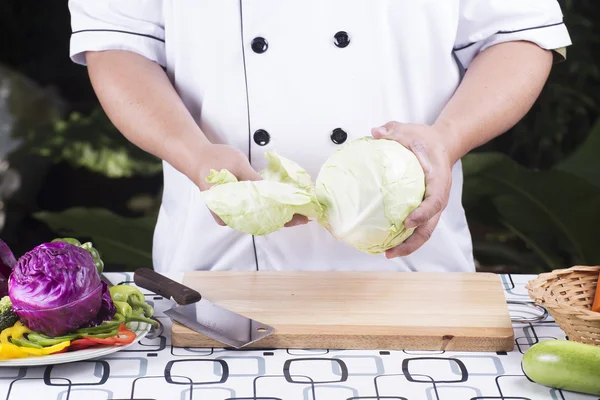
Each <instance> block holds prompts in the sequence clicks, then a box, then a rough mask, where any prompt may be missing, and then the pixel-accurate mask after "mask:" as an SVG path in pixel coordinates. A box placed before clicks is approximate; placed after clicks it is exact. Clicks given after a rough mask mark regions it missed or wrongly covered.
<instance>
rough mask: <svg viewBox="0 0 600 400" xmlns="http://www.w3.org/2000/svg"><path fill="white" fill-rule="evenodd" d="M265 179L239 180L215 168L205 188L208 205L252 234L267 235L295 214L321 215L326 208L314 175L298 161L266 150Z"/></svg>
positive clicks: (232, 223) (238, 227) (221, 216)
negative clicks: (321, 202) (209, 186)
mask: <svg viewBox="0 0 600 400" xmlns="http://www.w3.org/2000/svg"><path fill="white" fill-rule="evenodd" d="M265 156H266V158H267V160H268V162H269V164H268V166H267V168H265V169H264V170H263V171H260V175H261V177H262V178H263V180H259V181H241V182H240V181H238V180H237V178H236V177H235V176H234V175H233V174H232V173H231V172H229V171H227V170H225V169H222V170H220V171H216V170H211V173H210V175H209V176H208V177H207V179H206V180H207V182H209V183H213V184H214V185H213V186H212V187H211V188H210V189H209V190H205V191H203V192H201V196H202V198H203V200H204V202H205V203H206V205H207V207H208V208H209V209H210V210H211V211H212V212H214V213H215V214H216V215H218V216H219V217H220V218H221V219H222V220H223V222H225V223H226V224H227V225H228V226H229V227H231V228H233V229H236V230H238V231H240V232H244V233H249V234H252V235H267V234H269V233H272V232H275V231H277V230H279V229H281V228H283V226H284V225H285V224H286V223H287V222H289V221H290V220H291V219H292V217H293V216H294V214H301V215H304V216H306V217H308V218H310V219H318V218H319V217H320V216H321V214H322V212H323V210H322V207H321V205H320V204H319V202H318V201H317V198H316V196H315V194H314V191H315V187H314V183H313V182H312V179H311V177H310V175H309V174H308V173H307V172H306V171H305V170H304V169H302V168H301V167H300V166H299V165H298V164H296V163H295V162H293V161H291V160H288V159H286V158H284V157H281V156H279V155H277V154H276V153H273V152H270V153H266V155H265Z"/></svg>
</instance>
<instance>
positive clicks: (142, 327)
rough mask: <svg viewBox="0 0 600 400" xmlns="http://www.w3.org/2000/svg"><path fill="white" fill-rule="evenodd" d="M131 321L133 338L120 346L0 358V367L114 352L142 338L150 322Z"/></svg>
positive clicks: (100, 355) (64, 360)
mask: <svg viewBox="0 0 600 400" xmlns="http://www.w3.org/2000/svg"><path fill="white" fill-rule="evenodd" d="M135 324H136V322H133V323H131V328H130V329H131V330H132V331H134V332H135V336H136V338H135V340H134V341H133V342H131V343H130V344H126V345H122V346H100V347H92V348H89V349H83V350H77V351H68V352H66V353H60V354H50V355H47V356H32V357H26V358H12V359H8V360H0V367H37V366H41V365H51V364H64V363H70V362H75V361H83V360H89V359H92V358H97V357H103V356H106V355H108V354H112V353H116V352H117V351H121V350H124V349H126V348H128V347H130V346H133V345H134V344H136V343H137V342H138V341H140V340H141V339H143V338H144V337H145V336H146V335H147V334H148V331H150V324H147V323H145V322H137V327H136V326H135Z"/></svg>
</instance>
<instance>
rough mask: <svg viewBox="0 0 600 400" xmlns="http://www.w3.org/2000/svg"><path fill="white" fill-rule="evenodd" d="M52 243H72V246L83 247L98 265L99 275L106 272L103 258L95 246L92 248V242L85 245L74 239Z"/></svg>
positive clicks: (58, 239)
mask: <svg viewBox="0 0 600 400" xmlns="http://www.w3.org/2000/svg"><path fill="white" fill-rule="evenodd" d="M52 242H66V243H70V244H72V245H75V246H77V247H81V248H82V249H85V250H87V251H88V252H89V253H90V254H91V256H92V258H93V259H94V264H95V265H96V269H97V270H98V273H99V274H101V273H102V271H104V261H102V258H101V257H100V253H99V252H98V250H96V249H95V248H94V247H93V246H92V242H85V243H83V244H82V243H81V242H80V241H79V240H77V239H74V238H57V239H54V240H52Z"/></svg>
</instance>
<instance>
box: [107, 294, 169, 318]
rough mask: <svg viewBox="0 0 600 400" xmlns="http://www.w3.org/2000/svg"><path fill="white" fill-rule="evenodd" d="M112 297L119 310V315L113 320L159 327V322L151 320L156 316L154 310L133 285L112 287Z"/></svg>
mask: <svg viewBox="0 0 600 400" xmlns="http://www.w3.org/2000/svg"><path fill="white" fill-rule="evenodd" d="M109 290H110V295H111V297H112V300H113V303H114V304H115V307H116V308H117V313H116V314H115V318H113V320H117V321H123V320H124V321H126V322H131V321H138V322H146V323H148V324H151V325H154V326H157V325H158V322H156V321H155V320H153V319H150V317H152V316H153V315H154V309H153V308H152V306H150V304H148V303H146V298H145V297H144V294H143V293H142V292H140V290H139V289H138V288H137V287H135V286H131V285H117V286H112V287H111V288H110V289H109Z"/></svg>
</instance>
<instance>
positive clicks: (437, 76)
mask: <svg viewBox="0 0 600 400" xmlns="http://www.w3.org/2000/svg"><path fill="white" fill-rule="evenodd" d="M69 4H70V10H71V13H72V24H73V31H74V32H77V31H84V32H80V33H74V34H73V37H72V42H71V57H72V58H73V60H74V61H75V62H77V63H80V64H85V58H84V52H85V51H89V50H106V49H127V50H131V51H135V52H137V53H139V54H141V55H143V56H145V57H148V58H150V59H152V60H154V61H156V62H158V63H159V64H161V65H163V66H164V67H166V71H167V73H168V75H169V77H170V78H171V80H172V82H173V84H174V86H175V88H176V89H177V91H178V93H179V94H180V95H181V97H182V99H183V101H184V102H185V104H186V106H187V108H188V109H189V111H190V112H191V114H192V115H193V116H194V118H195V119H196V121H197V122H198V124H199V125H200V127H201V128H202V129H203V131H204V132H205V133H206V134H207V136H208V137H209V138H210V139H211V140H212V141H213V142H219V143H227V144H229V145H231V146H234V147H236V148H238V149H240V150H241V151H243V152H245V153H246V154H248V155H249V157H250V160H251V163H252V165H253V166H254V168H255V169H257V170H260V169H262V168H264V167H265V166H266V161H265V159H264V157H263V155H264V153H265V152H266V151H277V152H278V153H279V154H281V155H282V156H284V157H288V158H291V159H293V160H295V161H296V162H298V163H299V164H300V165H301V166H303V167H304V168H306V170H307V171H308V172H309V173H310V174H311V175H312V176H313V178H315V177H316V175H317V173H318V171H319V168H320V166H321V164H322V163H323V162H324V161H325V160H326V158H327V157H328V156H329V155H330V154H331V153H332V152H333V151H335V150H336V149H337V148H338V145H336V144H334V143H333V142H332V141H331V139H330V133H331V131H332V130H333V129H335V128H338V127H339V128H342V129H344V130H345V131H346V132H347V133H348V135H349V138H348V140H350V139H352V138H356V137H360V136H365V135H369V134H370V129H371V128H372V127H375V126H378V125H380V124H384V123H386V122H388V121H391V120H395V121H400V122H411V123H424V124H429V123H432V122H433V121H434V120H435V118H436V116H437V115H438V114H439V112H440V110H441V109H442V108H443V107H444V105H445V104H446V102H447V101H448V100H449V99H450V97H451V96H452V94H453V92H454V91H455V89H456V87H457V85H458V84H459V83H460V78H461V73H460V71H461V69H460V67H459V65H458V64H457V60H456V59H455V57H454V53H455V52H454V49H458V48H461V47H464V46H466V45H469V46H468V47H464V48H462V49H461V50H457V51H456V57H457V58H458V59H459V60H460V63H461V64H462V65H463V66H464V67H468V65H469V64H470V62H471V61H472V59H473V58H474V57H475V56H476V54H477V52H479V51H482V50H483V49H485V48H487V47H489V46H490V45H492V44H495V43H499V42H501V41H505V40H529V41H533V42H535V43H537V44H539V45H540V46H542V47H544V48H547V49H554V48H560V47H564V46H567V45H569V44H570V38H569V35H568V33H567V30H566V28H565V26H564V25H562V24H561V25H552V26H550V27H541V28H540V27H539V26H541V25H551V24H555V23H560V22H561V21H562V14H561V10H560V8H559V7H558V4H557V2H556V0H444V1H438V0H369V1H356V0H328V1H321V0H307V1H302V2H300V1H295V2H291V1H285V0H242V1H233V0H221V1H209V0H162V1H160V0H136V1H133V0H127V1H121V0H102V1H100V0H70V2H69ZM530 28H535V29H530ZM115 30H116V31H124V32H129V33H123V32H115ZM338 31H346V32H348V34H349V36H350V40H351V42H350V44H349V46H348V47H346V48H338V47H336V46H335V45H334V39H333V37H334V35H335V33H336V32H338ZM506 31H518V32H515V33H503V32H506ZM140 35H145V36H140ZM257 36H262V37H264V38H266V40H267V41H268V44H269V48H268V50H267V51H266V52H265V53H263V54H256V53H255V52H254V51H253V50H252V49H251V42H252V39H253V38H255V37H257ZM151 37H154V38H151ZM163 40H164V42H163ZM471 43H473V44H471ZM257 129H265V130H266V131H268V132H269V133H270V135H271V141H270V142H269V144H268V145H266V146H259V145H257V144H256V143H254V141H253V140H252V134H253V133H254V132H255V131H256V130H257ZM164 181H165V187H164V197H163V203H162V206H161V210H160V214H159V219H158V224H157V227H156V232H155V240H154V263H155V265H154V267H155V268H156V269H157V270H158V271H161V272H166V271H169V272H177V271H185V270H194V269H215V270H225V269H238V270H244V269H246V270H254V269H256V268H259V269H260V270H269V269H276V270H284V269H312V270H317V269H333V270H397V271H406V270H413V271H417V270H418V271H473V270H474V262H473V256H472V245H471V237H470V234H469V230H468V226H467V221H466V218H465V214H464V211H463V208H462V205H461V195H462V170H461V164H460V162H459V163H457V164H456V165H455V166H454V169H453V186H452V191H451V195H450V201H449V203H448V206H447V208H446V210H445V211H444V212H443V214H442V217H441V219H440V221H439V224H438V226H437V228H436V230H435V231H434V233H433V236H432V237H431V239H430V240H429V241H428V242H427V243H426V244H425V245H424V246H423V247H422V248H421V249H419V250H417V251H416V252H415V253H413V254H412V255H410V256H407V257H403V258H399V259H394V260H387V259H386V258H385V256H383V255H377V256H373V255H367V254H364V253H361V252H359V251H358V250H355V249H353V248H351V247H350V246H348V245H345V244H344V243H341V242H338V241H336V240H335V239H333V238H332V237H331V235H330V234H329V233H328V232H327V231H325V230H324V229H323V228H322V227H320V226H319V225H318V224H316V223H314V222H313V223H310V224H308V225H304V226H298V227H294V228H284V229H282V230H280V231H278V232H275V233H273V234H270V235H267V236H261V237H256V238H253V237H252V236H249V235H245V234H241V233H238V232H235V231H233V230H232V229H230V228H228V227H220V226H218V225H217V224H216V223H214V222H213V220H212V218H211V216H210V214H209V212H208V210H207V209H206V207H205V206H204V204H203V203H202V200H201V198H200V196H199V192H198V189H197V188H196V187H195V186H194V185H193V184H192V182H190V181H189V180H188V179H187V178H186V177H185V176H183V175H182V174H180V173H179V172H177V171H176V170H174V169H173V168H172V167H171V166H170V165H168V164H167V163H164ZM255 248H256V250H255Z"/></svg>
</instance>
